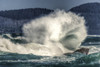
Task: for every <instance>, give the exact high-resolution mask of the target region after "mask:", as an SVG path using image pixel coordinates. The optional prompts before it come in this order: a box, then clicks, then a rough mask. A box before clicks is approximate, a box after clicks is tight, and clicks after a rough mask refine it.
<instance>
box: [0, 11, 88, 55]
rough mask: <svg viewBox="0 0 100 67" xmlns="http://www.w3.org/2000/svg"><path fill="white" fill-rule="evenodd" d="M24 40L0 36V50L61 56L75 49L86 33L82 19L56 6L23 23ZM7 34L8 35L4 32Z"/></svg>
mask: <svg viewBox="0 0 100 67" xmlns="http://www.w3.org/2000/svg"><path fill="white" fill-rule="evenodd" d="M22 30H23V34H24V36H23V37H17V38H13V37H11V36H10V35H9V38H10V39H24V40H26V41H27V43H25V44H19V43H14V42H12V41H11V40H10V39H6V38H4V37H2V36H0V51H5V52H11V53H19V54H30V53H31V54H34V55H41V56H61V55H63V54H65V53H72V52H74V51H75V50H77V49H78V48H79V47H80V45H81V43H82V42H83V41H84V39H85V38H86V37H87V31H86V27H85V20H84V18H83V17H80V16H78V15H76V14H74V13H72V12H65V11H63V10H55V11H54V12H52V13H51V14H49V15H45V16H42V17H39V18H36V19H34V20H32V21H31V22H28V23H26V24H24V25H23V28H22ZM7 36H8V35H7Z"/></svg>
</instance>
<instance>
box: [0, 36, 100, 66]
mask: <svg viewBox="0 0 100 67" xmlns="http://www.w3.org/2000/svg"><path fill="white" fill-rule="evenodd" d="M93 39H94V40H95V42H93V41H90V40H93ZM98 39H100V37H89V39H88V38H87V41H86V42H84V43H83V45H82V47H86V48H87V47H88V48H90V51H89V53H90V54H88V55H85V54H82V53H73V54H68V55H62V56H53V57H50V56H39V55H34V54H17V53H10V52H3V51H1V52H0V67H89V66H91V67H99V66H100V43H99V42H98V41H97V40H98ZM84 45H85V46H84Z"/></svg>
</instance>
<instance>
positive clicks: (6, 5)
mask: <svg viewBox="0 0 100 67" xmlns="http://www.w3.org/2000/svg"><path fill="white" fill-rule="evenodd" d="M90 2H100V0H0V10H11V9H22V8H37V7H39V8H48V9H64V10H69V9H70V8H72V7H75V6H78V5H80V4H84V3H90Z"/></svg>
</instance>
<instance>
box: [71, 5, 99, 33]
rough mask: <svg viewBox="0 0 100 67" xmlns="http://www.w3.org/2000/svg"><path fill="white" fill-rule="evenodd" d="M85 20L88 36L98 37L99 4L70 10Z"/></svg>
mask: <svg viewBox="0 0 100 67" xmlns="http://www.w3.org/2000/svg"><path fill="white" fill-rule="evenodd" d="M70 11H72V12H74V13H76V14H79V15H81V16H83V17H84V18H85V20H86V26H87V30H88V34H90V35H92V34H93V35H96V34H98V35H100V3H87V4H83V5H80V6H77V7H74V8H72V9H70Z"/></svg>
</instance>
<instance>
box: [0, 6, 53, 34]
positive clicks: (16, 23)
mask: <svg viewBox="0 0 100 67" xmlns="http://www.w3.org/2000/svg"><path fill="white" fill-rule="evenodd" d="M51 12H53V10H49V9H45V8H35V9H32V8H30V9H20V10H8V11H0V34H14V35H16V34H17V35H20V34H21V35H22V33H23V31H22V27H23V25H24V24H25V23H28V22H30V21H31V20H32V19H35V18H37V17H40V16H43V15H47V14H49V13H51Z"/></svg>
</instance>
